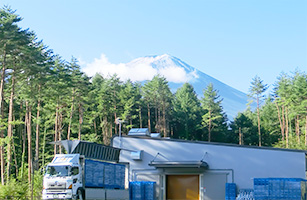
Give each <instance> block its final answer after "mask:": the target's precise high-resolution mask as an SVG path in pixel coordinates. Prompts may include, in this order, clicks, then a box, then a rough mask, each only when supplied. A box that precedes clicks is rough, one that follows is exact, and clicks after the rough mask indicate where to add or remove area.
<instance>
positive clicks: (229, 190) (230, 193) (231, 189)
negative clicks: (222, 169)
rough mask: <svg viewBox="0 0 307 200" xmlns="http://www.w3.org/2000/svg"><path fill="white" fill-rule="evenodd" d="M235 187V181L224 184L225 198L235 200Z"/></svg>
mask: <svg viewBox="0 0 307 200" xmlns="http://www.w3.org/2000/svg"><path fill="white" fill-rule="evenodd" d="M236 196H237V187H236V184H235V183H226V185H225V200H236Z"/></svg>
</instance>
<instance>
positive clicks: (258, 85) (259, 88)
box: [249, 76, 268, 146]
mask: <svg viewBox="0 0 307 200" xmlns="http://www.w3.org/2000/svg"><path fill="white" fill-rule="evenodd" d="M267 88H268V86H267V85H266V84H263V81H262V80H261V79H260V78H259V77H258V76H255V78H253V80H252V82H251V87H250V89H249V92H250V93H249V96H250V97H251V98H253V99H255V100H256V102H257V119H258V137H259V146H261V128H260V127H261V126H260V103H261V102H260V101H261V100H262V98H263V97H264V96H263V93H264V92H265V91H266V90H267Z"/></svg>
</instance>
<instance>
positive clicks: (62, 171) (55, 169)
mask: <svg viewBox="0 0 307 200" xmlns="http://www.w3.org/2000/svg"><path fill="white" fill-rule="evenodd" d="M69 168H70V167H69V166H47V170H46V175H49V176H68V172H69Z"/></svg>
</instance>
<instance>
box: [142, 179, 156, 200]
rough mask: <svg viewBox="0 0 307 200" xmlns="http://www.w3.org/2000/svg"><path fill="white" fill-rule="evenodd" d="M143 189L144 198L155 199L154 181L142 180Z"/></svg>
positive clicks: (147, 199)
mask: <svg viewBox="0 0 307 200" xmlns="http://www.w3.org/2000/svg"><path fill="white" fill-rule="evenodd" d="M143 183H144V187H145V188H144V189H145V199H146V200H155V199H156V183H155V182H143Z"/></svg>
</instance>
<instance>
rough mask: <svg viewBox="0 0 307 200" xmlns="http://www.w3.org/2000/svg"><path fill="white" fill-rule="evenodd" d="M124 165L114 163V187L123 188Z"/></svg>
mask: <svg viewBox="0 0 307 200" xmlns="http://www.w3.org/2000/svg"><path fill="white" fill-rule="evenodd" d="M125 169H126V167H125V165H119V164H117V165H115V188H117V189H125V173H126V172H125Z"/></svg>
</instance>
